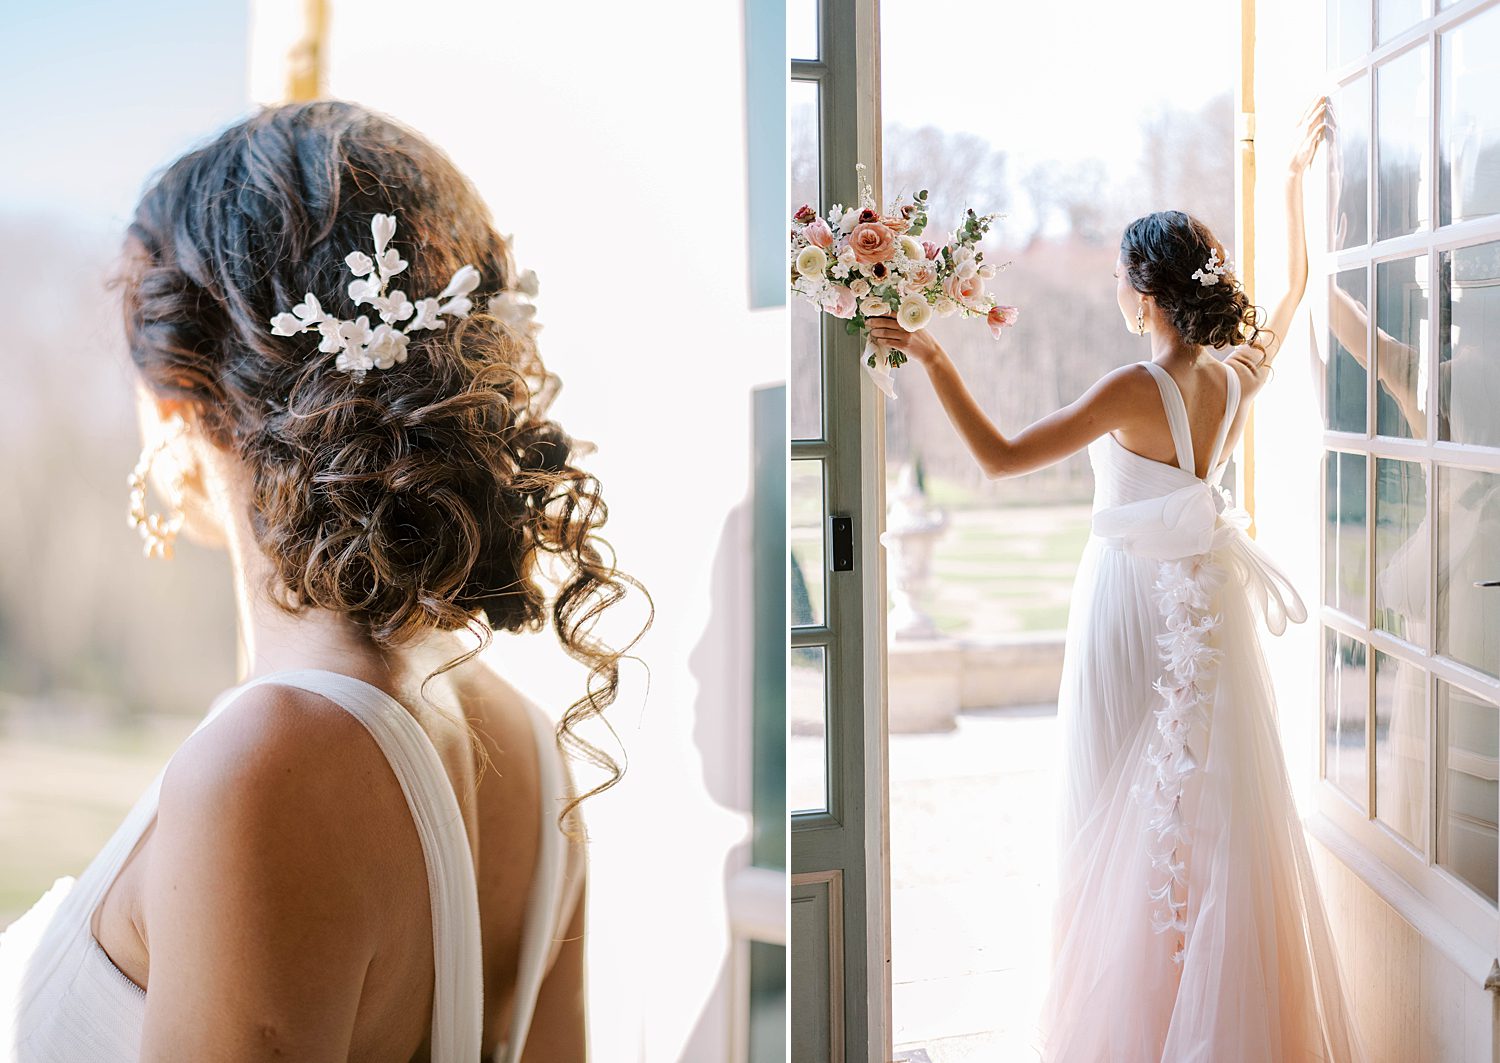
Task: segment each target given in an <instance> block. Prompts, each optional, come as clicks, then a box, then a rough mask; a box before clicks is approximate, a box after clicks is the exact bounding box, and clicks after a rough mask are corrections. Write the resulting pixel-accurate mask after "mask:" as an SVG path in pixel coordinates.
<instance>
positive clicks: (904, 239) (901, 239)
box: [896, 235, 927, 262]
mask: <svg viewBox="0 0 1500 1063" xmlns="http://www.w3.org/2000/svg"><path fill="white" fill-rule="evenodd" d="M896 245H897V246H898V247H900V248H901V253H902V254H903V255H905V256H906V257H907V258H909V259H911V260H912V261H913V262H922V261H924V260H925V259H926V258H927V252H925V251H923V250H922V244H921V242H920V241H918V240H917V239H916V238H915V237H911V236H906V235H902V236H898V237H896Z"/></svg>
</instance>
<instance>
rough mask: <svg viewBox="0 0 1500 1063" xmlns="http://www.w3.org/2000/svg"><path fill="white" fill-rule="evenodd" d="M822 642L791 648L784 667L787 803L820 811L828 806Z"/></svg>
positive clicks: (796, 809)
mask: <svg viewBox="0 0 1500 1063" xmlns="http://www.w3.org/2000/svg"><path fill="white" fill-rule="evenodd" d="M827 663H828V662H827V651H826V650H825V649H824V648H823V647H822V646H811V647H800V646H794V647H793V648H792V666H791V667H790V668H789V669H787V679H786V703H787V730H788V731H789V733H790V734H791V744H790V747H789V749H790V751H789V753H788V755H787V807H788V808H789V809H790V810H791V811H792V812H821V811H823V810H824V809H826V808H827V807H828V668H827Z"/></svg>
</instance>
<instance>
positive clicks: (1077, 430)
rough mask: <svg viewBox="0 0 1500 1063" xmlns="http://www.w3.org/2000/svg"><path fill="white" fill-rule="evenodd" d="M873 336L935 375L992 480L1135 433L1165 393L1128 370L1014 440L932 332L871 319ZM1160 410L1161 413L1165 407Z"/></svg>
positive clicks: (946, 406) (951, 416) (1134, 368)
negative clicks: (1136, 421)
mask: <svg viewBox="0 0 1500 1063" xmlns="http://www.w3.org/2000/svg"><path fill="white" fill-rule="evenodd" d="M869 324H870V335H871V336H872V337H873V338H874V339H875V341H876V342H877V343H879V344H881V345H882V346H885V347H894V348H895V349H896V350H898V351H904V352H905V353H906V355H907V357H909V358H910V359H911V360H912V361H914V362H920V363H921V364H922V367H923V368H925V369H926V370H927V376H928V378H929V379H930V380H931V381H932V387H933V390H934V391H936V392H937V396H938V400H939V401H940V402H942V404H943V410H944V411H945V412H946V413H947V414H948V420H950V421H952V422H953V427H954V428H955V429H956V430H957V431H958V434H959V436H960V437H961V438H962V439H963V441H964V444H965V445H966V446H967V447H968V448H969V453H971V454H973V455H974V460H975V461H977V462H978V463H979V467H980V468H981V469H983V470H984V474H985V475H986V476H989V477H991V478H998V477H1002V476H1021V475H1023V474H1025V473H1028V472H1034V471H1036V470H1037V469H1041V468H1045V467H1046V466H1048V465H1052V464H1054V463H1055V462H1059V461H1062V460H1063V459H1064V458H1066V457H1067V456H1068V455H1070V454H1074V453H1076V452H1078V451H1080V450H1082V449H1083V448H1084V447H1086V446H1088V445H1089V444H1090V443H1092V442H1093V441H1094V440H1095V439H1098V438H1099V437H1100V436H1102V435H1103V434H1104V433H1105V432H1112V431H1114V430H1115V429H1117V428H1125V427H1128V426H1129V425H1130V422H1131V419H1132V417H1134V416H1136V415H1138V414H1139V412H1140V410H1142V409H1150V408H1151V406H1150V401H1151V400H1152V399H1153V398H1154V396H1156V394H1157V388H1156V384H1155V382H1153V381H1152V379H1151V377H1150V375H1149V374H1148V373H1147V371H1146V370H1144V369H1142V368H1141V367H1140V366H1138V365H1128V366H1123V367H1121V368H1119V369H1116V370H1114V371H1113V372H1111V373H1109V374H1108V375H1107V376H1105V377H1103V378H1102V379H1101V380H1099V381H1098V382H1097V383H1095V384H1094V386H1093V387H1091V388H1089V390H1088V391H1086V392H1084V393H1083V395H1082V396H1080V397H1079V398H1078V399H1076V400H1075V401H1073V402H1072V403H1070V404H1068V405H1067V406H1064V407H1063V408H1062V409H1060V410H1058V411H1056V412H1055V413H1050V414H1048V415H1047V416H1046V417H1043V418H1042V419H1041V420H1039V421H1036V422H1034V423H1032V424H1031V425H1028V426H1027V427H1026V428H1023V429H1022V430H1021V431H1019V432H1017V433H1016V434H1015V435H1013V436H1007V435H1006V434H1005V433H1004V432H1002V431H1001V430H1000V428H999V426H998V425H996V424H995V422H994V421H993V420H991V419H990V417H989V415H988V414H986V413H985V412H984V410H983V409H982V408H981V407H980V405H979V403H978V402H977V401H975V399H974V396H973V395H972V394H971V393H970V392H969V389H968V387H967V386H966V385H965V384H964V381H963V377H961V376H960V375H959V373H958V369H957V367H956V366H954V364H953V360H952V359H951V358H949V357H948V352H947V351H945V350H943V347H942V345H941V344H940V343H938V341H937V339H936V338H935V337H934V336H933V335H932V333H930V332H928V331H927V330H926V329H920V330H919V331H917V332H907V331H906V330H905V329H903V328H902V327H901V326H900V325H899V324H897V322H896V320H895V318H889V317H877V318H871V319H870V323H869ZM1156 401H1157V402H1158V406H1157V407H1156V408H1157V409H1160V405H1159V402H1160V400H1159V399H1158V400H1156Z"/></svg>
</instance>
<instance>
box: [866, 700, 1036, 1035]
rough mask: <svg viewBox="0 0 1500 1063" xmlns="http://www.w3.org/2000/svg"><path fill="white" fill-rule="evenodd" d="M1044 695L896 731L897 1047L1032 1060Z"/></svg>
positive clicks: (894, 972)
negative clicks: (928, 727) (936, 725)
mask: <svg viewBox="0 0 1500 1063" xmlns="http://www.w3.org/2000/svg"><path fill="white" fill-rule="evenodd" d="M1056 722H1057V716H1056V710H1055V707H1054V706H1051V705H1047V706H1038V707H1035V708H1022V709H994V710H987V711H986V710H981V711H977V712H967V713H964V714H963V715H961V716H960V717H959V723H958V729H957V730H955V731H952V732H948V733H944V734H920V735H896V736H893V737H892V739H891V745H890V772H891V802H890V807H891V890H892V898H891V937H892V941H891V949H892V993H893V999H892V1017H893V1021H894V1024H895V1031H894V1034H895V1044H896V1048H897V1053H896V1054H897V1058H901V1057H902V1056H903V1054H906V1055H907V1058H910V1059H913V1060H918V1061H920V1060H923V1058H924V1057H923V1055H921V1054H920V1053H922V1052H925V1054H926V1055H925V1059H926V1060H928V1061H930V1063H960V1061H962V1063H969V1061H975V1063H978V1061H986V1063H1009V1061H1011V1060H1035V1059H1036V1058H1037V1055H1036V1052H1035V1051H1034V1050H1033V1049H1032V1048H1031V1043H1032V1039H1033V1037H1034V1033H1035V1020H1036V1015H1037V1012H1038V1010H1039V1008H1040V1006H1041V1002H1042V995H1043V993H1044V992H1045V990H1046V980H1047V966H1048V961H1049V950H1050V944H1049V943H1050V938H1051V930H1050V926H1051V899H1052V890H1053V883H1054V879H1055V874H1054V867H1053V864H1054V852H1055V841H1054V809H1055V807H1056V806H1055V800H1056V799H1055V782H1054V780H1055V777H1056V771H1055V768H1056V762H1057V758H1056V755H1055V753H1054V749H1053V745H1054V742H1055V735H1056Z"/></svg>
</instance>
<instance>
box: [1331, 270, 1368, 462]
mask: <svg viewBox="0 0 1500 1063" xmlns="http://www.w3.org/2000/svg"><path fill="white" fill-rule="evenodd" d="M1365 278H1366V273H1365V270H1364V267H1363V266H1361V267H1359V268H1357V269H1346V270H1344V271H1343V272H1342V273H1339V274H1336V275H1335V276H1334V277H1333V278H1331V279H1330V280H1329V283H1328V371H1327V377H1326V380H1325V384H1324V388H1325V391H1326V396H1325V403H1326V406H1325V416H1326V417H1327V420H1328V427H1329V429H1330V430H1332V431H1334V432H1358V433H1360V434H1361V435H1363V434H1364V431H1365V405H1366V402H1367V399H1366V395H1365V366H1366V365H1367V364H1368V358H1369V355H1368V351H1369V331H1370V326H1369V314H1370V312H1369V309H1368V307H1369V301H1370V300H1369V295H1368V294H1367V293H1366V291H1365V287H1366V280H1365Z"/></svg>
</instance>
